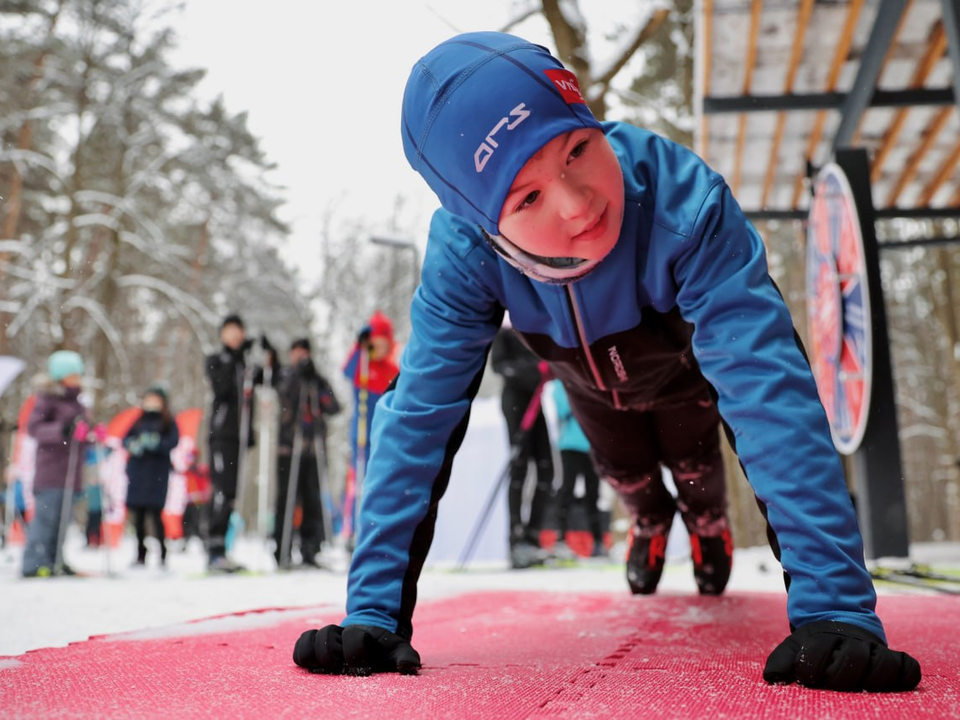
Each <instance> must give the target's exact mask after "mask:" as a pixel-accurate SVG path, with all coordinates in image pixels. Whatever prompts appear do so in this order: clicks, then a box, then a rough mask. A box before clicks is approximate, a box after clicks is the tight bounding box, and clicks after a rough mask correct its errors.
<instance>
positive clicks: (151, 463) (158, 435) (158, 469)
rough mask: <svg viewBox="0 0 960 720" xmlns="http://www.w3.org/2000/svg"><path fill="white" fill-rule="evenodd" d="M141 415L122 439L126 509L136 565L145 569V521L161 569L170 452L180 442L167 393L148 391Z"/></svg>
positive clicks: (159, 390)
mask: <svg viewBox="0 0 960 720" xmlns="http://www.w3.org/2000/svg"><path fill="white" fill-rule="evenodd" d="M141 407H142V408H143V414H142V415H141V416H140V417H139V418H137V420H136V421H135V422H134V423H133V426H132V427H131V428H130V430H129V431H127V434H126V437H124V439H123V447H124V448H126V450H127V453H128V457H127V481H128V483H129V484H128V485H127V509H128V510H129V511H130V515H131V516H132V517H133V525H134V528H135V529H136V532H137V562H136V564H137V565H146V563H147V546H146V544H145V543H144V540H145V539H146V536H147V530H146V520H147V517H149V518H150V521H151V524H152V525H153V532H154V535H155V536H156V538H157V540H159V541H160V565H161V566H163V565H166V562H167V545H166V542H165V537H164V531H163V519H162V517H161V512H162V511H163V506H164V503H165V502H166V500H167V487H168V485H169V481H170V469H171V467H172V465H171V463H170V451H171V450H173V449H174V448H175V447H176V446H177V443H178V442H180V433H179V431H178V430H177V422H176V420H175V419H174V417H173V414H172V413H171V412H170V405H169V403H168V402H167V393H166V391H165V390H163V389H162V388H160V387H156V386H154V387H151V388H149V389H148V390H147V391H146V392H145V393H144V394H143V400H142V401H141Z"/></svg>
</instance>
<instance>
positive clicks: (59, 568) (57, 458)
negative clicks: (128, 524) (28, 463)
mask: <svg viewBox="0 0 960 720" xmlns="http://www.w3.org/2000/svg"><path fill="white" fill-rule="evenodd" d="M83 373H84V364H83V358H81V357H80V355H79V354H78V353H76V352H73V351H72V350H58V351H57V352H55V353H53V354H52V355H51V356H50V357H49V358H48V360H47V374H46V375H45V376H39V377H38V378H37V380H36V381H35V383H36V384H37V400H36V403H35V404H34V406H33V411H32V412H31V413H30V419H29V421H28V424H27V432H29V434H30V435H31V436H32V437H33V438H34V439H36V441H37V455H36V474H35V475H34V480H33V495H34V515H33V518H32V520H31V521H30V524H29V526H28V528H27V542H26V547H25V548H24V552H23V569H22V573H23V576H24V577H48V576H50V575H73V574H74V572H73V570H72V568H70V566H69V565H67V564H66V563H65V562H63V561H62V560H63V554H62V553H63V547H62V546H63V536H64V535H65V530H66V528H64V527H61V525H62V523H63V508H64V506H65V504H66V503H68V502H71V501H70V500H68V499H66V498H64V493H70V494H71V495H74V494H76V493H79V492H81V489H82V482H83V481H82V474H81V469H82V466H83V462H82V460H83V456H84V454H85V452H86V449H87V447H88V442H87V437H88V434H89V431H90V425H89V422H88V420H87V416H86V409H85V408H84V407H83V405H81V404H80V399H79V397H80V384H81V380H82V377H83ZM58 560H59V562H58Z"/></svg>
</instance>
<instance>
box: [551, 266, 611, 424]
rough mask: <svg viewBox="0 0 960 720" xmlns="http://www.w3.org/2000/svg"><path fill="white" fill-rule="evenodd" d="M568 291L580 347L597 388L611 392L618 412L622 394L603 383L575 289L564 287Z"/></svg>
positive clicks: (568, 286) (569, 286)
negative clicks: (588, 340) (584, 327)
mask: <svg viewBox="0 0 960 720" xmlns="http://www.w3.org/2000/svg"><path fill="white" fill-rule="evenodd" d="M564 287H565V289H566V291H567V297H568V298H570V307H571V308H572V309H573V324H574V326H575V327H576V328H577V335H578V337H579V338H580V345H581V346H582V347H583V354H584V355H586V358H587V364H588V365H589V366H590V372H591V373H593V380H594V382H596V383H597V387H598V388H600V390H603V391H604V392H607V391H609V392H610V394H611V395H613V406H614V407H615V408H617V409H618V410H621V409H622V406H621V405H620V394H619V393H618V392H617V391H616V390H611V389H609V388H607V386H606V385H604V383H603V378H601V377H600V370H599V368H597V363H596V361H595V360H594V359H593V353H592V352H590V345H589V343H587V334H586V332H585V331H584V329H583V318H582V317H581V315H580V306H579V305H578V304H577V298H576V296H575V295H574V294H573V287H572V286H571V285H565V286H564Z"/></svg>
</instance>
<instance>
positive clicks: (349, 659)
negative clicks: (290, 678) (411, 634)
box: [293, 625, 420, 675]
mask: <svg viewBox="0 0 960 720" xmlns="http://www.w3.org/2000/svg"><path fill="white" fill-rule="evenodd" d="M293 661H294V662H295V663H296V664H297V665H299V666H300V667H302V668H306V669H307V670H309V671H310V672H314V673H325V674H327V675H371V674H372V673H376V672H398V673H400V674H402V675H416V674H417V671H418V670H419V669H420V655H419V654H418V653H417V651H416V650H414V649H413V646H412V645H410V641H409V640H404V639H403V638H402V637H400V636H399V635H397V634H396V633H392V632H390V631H389V630H384V629H383V628H378V627H371V626H369V625H349V626H347V627H345V628H342V627H340V626H339V625H327V626H326V627H323V628H320V629H319V630H307V631H306V632H305V633H303V634H302V635H301V636H300V638H299V639H298V640H297V644H296V645H295V646H294V648H293Z"/></svg>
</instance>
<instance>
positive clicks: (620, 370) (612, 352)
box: [607, 345, 630, 382]
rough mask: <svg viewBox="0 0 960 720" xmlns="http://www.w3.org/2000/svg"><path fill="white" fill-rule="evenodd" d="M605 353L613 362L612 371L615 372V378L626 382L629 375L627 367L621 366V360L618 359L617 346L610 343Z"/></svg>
mask: <svg viewBox="0 0 960 720" xmlns="http://www.w3.org/2000/svg"><path fill="white" fill-rule="evenodd" d="M607 355H609V356H610V362H611V363H613V371H614V372H615V373H616V374H617V380H619V381H620V382H626V381H627V379H628V378H629V377H630V376H629V375H627V369H626V368H625V367H624V366H623V360H621V359H620V352H619V351H618V350H617V346H616V345H611V346H610V349H609V350H607Z"/></svg>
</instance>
